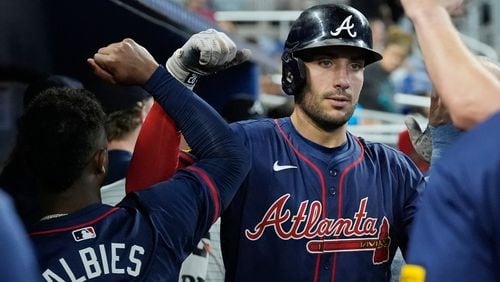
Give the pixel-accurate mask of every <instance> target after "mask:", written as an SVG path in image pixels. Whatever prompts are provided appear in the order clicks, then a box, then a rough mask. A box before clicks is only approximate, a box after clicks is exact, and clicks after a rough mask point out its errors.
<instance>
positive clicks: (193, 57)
mask: <svg viewBox="0 0 500 282" xmlns="http://www.w3.org/2000/svg"><path fill="white" fill-rule="evenodd" d="M250 56H251V52H250V50H248V49H241V50H238V49H237V47H236V44H235V43H234V42H233V41H232V40H231V39H230V38H229V37H228V36H227V35H226V34H224V33H222V32H219V31H216V30H215V29H208V30H205V31H202V32H199V33H197V34H194V35H193V36H191V38H189V40H188V41H187V42H186V43H185V44H184V46H182V48H179V49H177V50H176V51H175V52H174V54H173V55H172V56H171V57H170V58H169V59H168V60H167V63H166V67H167V70H168V71H169V72H170V73H171V74H172V75H173V76H174V77H175V78H176V79H177V80H179V81H180V82H182V83H183V84H184V85H186V87H188V88H190V89H193V87H194V86H195V84H196V82H197V81H198V79H199V77H200V76H205V75H209V74H212V73H215V72H218V71H221V70H224V69H227V68H229V67H232V66H235V65H239V64H241V63H243V62H244V61H246V60H248V59H249V58H250Z"/></svg>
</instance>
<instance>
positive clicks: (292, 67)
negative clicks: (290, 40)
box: [281, 51, 306, 95]
mask: <svg viewBox="0 0 500 282" xmlns="http://www.w3.org/2000/svg"><path fill="white" fill-rule="evenodd" d="M281 65H282V75H281V88H282V89H283V91H284V92H285V93H286V94H288V95H295V94H297V93H299V92H300V91H302V89H303V88H304V86H305V84H306V66H305V64H304V62H303V61H302V60H301V59H300V58H297V57H294V56H293V54H292V52H290V51H285V52H283V55H282V56H281Z"/></svg>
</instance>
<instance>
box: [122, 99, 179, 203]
mask: <svg viewBox="0 0 500 282" xmlns="http://www.w3.org/2000/svg"><path fill="white" fill-rule="evenodd" d="M158 140H161V142H157V141H158ZM179 143H180V133H179V131H177V128H176V126H175V122H174V121H173V120H172V119H171V118H170V117H169V116H168V115H167V114H166V113H165V111H163V109H162V107H161V106H160V105H159V104H158V103H157V102H155V103H154V104H153V107H152V108H151V110H150V111H149V113H148V116H147V117H146V120H145V121H144V123H143V124H142V127H141V132H140V133H139V137H138V138H137V142H136V143H135V148H134V153H133V154H132V159H131V160H130V164H129V168H128V173H127V178H126V182H125V188H126V192H127V193H129V192H134V191H139V190H142V189H145V188H147V187H150V186H152V185H153V184H155V183H158V182H161V181H164V180H167V179H169V178H170V177H172V175H174V173H175V171H176V169H177V166H178V161H177V160H178V154H179Z"/></svg>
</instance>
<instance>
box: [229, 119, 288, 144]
mask: <svg viewBox="0 0 500 282" xmlns="http://www.w3.org/2000/svg"><path fill="white" fill-rule="evenodd" d="M281 120H282V119H278V120H274V119H270V118H264V119H258V120H246V121H239V122H235V123H232V124H230V126H231V129H232V130H233V132H234V133H236V134H237V135H239V136H242V137H243V138H244V139H245V140H247V139H252V140H254V139H259V138H263V137H264V138H269V136H270V135H272V134H273V133H274V132H276V121H278V122H280V121H281Z"/></svg>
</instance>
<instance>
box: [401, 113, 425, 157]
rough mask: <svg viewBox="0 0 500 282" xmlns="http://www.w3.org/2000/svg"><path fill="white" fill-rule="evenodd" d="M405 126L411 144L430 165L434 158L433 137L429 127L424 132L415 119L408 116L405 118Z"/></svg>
mask: <svg viewBox="0 0 500 282" xmlns="http://www.w3.org/2000/svg"><path fill="white" fill-rule="evenodd" d="M405 125H406V128H408V133H409V135H410V139H411V143H412V144H413V147H414V148H415V151H416V152H417V153H418V154H419V155H420V156H421V157H422V158H423V159H424V160H425V161H426V162H428V163H430V162H431V157H432V136H431V130H430V128H429V125H427V127H426V128H425V130H424V131H423V132H422V129H421V128H420V125H418V122H417V120H415V118H414V117H411V116H408V117H406V118H405Z"/></svg>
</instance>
